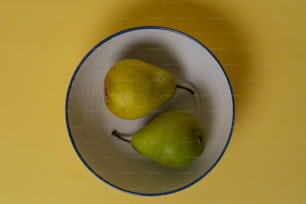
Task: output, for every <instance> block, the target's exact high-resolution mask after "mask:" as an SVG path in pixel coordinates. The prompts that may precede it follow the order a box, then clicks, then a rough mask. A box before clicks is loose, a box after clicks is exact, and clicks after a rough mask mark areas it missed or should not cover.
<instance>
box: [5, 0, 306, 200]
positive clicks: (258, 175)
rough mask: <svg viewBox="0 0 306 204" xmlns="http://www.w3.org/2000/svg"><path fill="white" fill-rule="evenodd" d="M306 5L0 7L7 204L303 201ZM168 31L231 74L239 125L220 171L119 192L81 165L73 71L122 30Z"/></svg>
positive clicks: (157, 0)
mask: <svg viewBox="0 0 306 204" xmlns="http://www.w3.org/2000/svg"><path fill="white" fill-rule="evenodd" d="M305 11H306V1H304V0H271V1H268V0H256V1H255V0H250V1H243V0H197V1H196V0H194V1H193V0H189V1H187V0H182V1H177V0H116V1H114V0H113V1H109V0H107V1H106V0H86V1H85V0H84V1H81V0H77V1H72V0H70V1H67V0H66V1H65V0H54V1H38V0H23V1H21V0H19V1H18V0H0V56H1V58H0V59H1V60H0V96H1V100H0V120H1V121H0V165H1V166H0V203H3V204H11V203H12V204H17V203H44V204H48V203H50V204H51V203H52V204H54V203H75V204H78V203H80V204H81V203H91V204H95V203H99V204H101V203H103V204H104V203H105V204H140V203H143V204H144V203H146V204H150V203H152V204H153V203H154V204H155V203H161V204H164V203H175V204H185V203H195V204H197V203H199V204H200V203H201V204H202V203H207V204H219V203H236V204H237V203H244V204H245V203H269V204H271V203H277V204H281V203H305V202H306V194H305V192H306V191H305V189H306V147H305V145H306V90H305V89H306V67H305V64H306V26H305V25H306V24H305V23H306V12H305ZM138 25H162V26H168V27H172V28H176V29H179V30H181V31H183V32H186V33H188V34H190V35H192V36H194V37H196V38H198V39H199V40H200V41H202V42H203V43H204V44H206V45H207V46H208V47H209V48H210V49H211V50H212V51H213V52H214V53H215V55H216V56H217V57H218V58H219V60H220V61H221V63H222V64H223V65H224V68H225V70H226V71H227V73H228V75H229V77H230V79H231V81H232V85H233V89H234V92H235V98H236V108H237V110H236V124H235V128H234V132H233V137H232V140H231V142H230V145H229V148H228V150H227V152H226V154H225V155H224V157H223V158H222V160H221V162H220V163H219V164H218V165H217V167H216V168H215V169H214V170H213V171H212V172H211V173H210V174H209V175H208V176H207V177H205V179H203V180H201V181H200V182H199V183H196V184H195V185H193V186H192V187H190V188H188V189H186V190H184V191H180V192H178V193H175V194H171V195H168V196H162V197H142V196H135V195H131V194H127V193H123V192H121V191H118V190H116V189H114V188H112V187H110V186H108V185H107V184H105V183H103V182H101V181H100V180H98V179H97V178H96V177H95V176H94V175H93V174H91V173H90V172H89V171H88V170H87V169H86V168H85V166H84V165H83V164H82V163H81V161H80V160H79V158H78V157H77V155H76V153H75V151H74V150H73V148H72V145H71V144H70V140H69V138H68V134H67V130H66V125H65V115H64V107H65V97H66V91H67V87H68V84H69V81H70V78H71V75H72V74H73V72H74V70H75V68H76V66H77V65H78V63H79V62H80V60H81V59H82V57H83V56H84V55H85V54H86V53H87V52H88V51H89V49H91V48H92V47H93V46H94V45H95V44H96V43H98V42H99V41H100V40H102V39H104V38H105V37H107V36H109V35H110V34H113V33H114V32H117V31H119V30H122V29H125V28H128V27H131V26H138Z"/></svg>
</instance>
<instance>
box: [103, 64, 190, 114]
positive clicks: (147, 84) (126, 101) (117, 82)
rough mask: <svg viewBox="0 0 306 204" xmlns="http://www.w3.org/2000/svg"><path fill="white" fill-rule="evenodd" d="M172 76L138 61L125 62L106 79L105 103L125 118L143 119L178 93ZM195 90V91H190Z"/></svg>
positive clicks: (110, 72)
mask: <svg viewBox="0 0 306 204" xmlns="http://www.w3.org/2000/svg"><path fill="white" fill-rule="evenodd" d="M177 87H179V88H183V89H186V90H188V88H185V87H182V86H179V85H176V81H175V79H174V77H173V75H172V74H171V73H170V72H168V71H166V70H164V69H162V68H159V67H157V66H155V65H152V64H149V63H147V62H144V61H141V60H138V59H124V60H121V61H119V62H118V63H116V64H115V65H113V66H112V67H111V68H110V70H109V71H108V72H107V74H106V76H105V80H104V100H105V103H106V106H107V107H108V109H109V110H110V111H111V112H112V113H113V114H114V115H116V116H117V117H119V118H122V119H127V120H131V119H137V118H141V117H143V116H145V115H147V114H149V113H150V112H152V111H153V110H155V109H157V108H158V107H159V106H161V105H162V104H163V103H165V102H166V101H168V100H169V99H170V98H172V96H173V95H174V94H175V91H176V88H177ZM188 91H192V90H188Z"/></svg>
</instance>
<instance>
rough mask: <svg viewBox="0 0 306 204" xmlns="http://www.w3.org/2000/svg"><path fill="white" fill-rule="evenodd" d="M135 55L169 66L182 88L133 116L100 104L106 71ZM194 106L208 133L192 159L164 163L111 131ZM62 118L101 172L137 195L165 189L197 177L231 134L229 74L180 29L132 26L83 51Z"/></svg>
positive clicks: (95, 171) (86, 161)
mask: <svg viewBox="0 0 306 204" xmlns="http://www.w3.org/2000/svg"><path fill="white" fill-rule="evenodd" d="M125 58H137V59H142V60H144V61H147V62H149V63H152V64H155V65H157V66H159V67H161V68H164V69H166V70H168V71H170V72H172V73H173V75H174V76H175V77H176V79H177V81H178V83H181V84H185V85H186V86H189V87H192V88H193V89H195V90H196V94H195V96H192V95H190V94H189V93H188V92H186V91H183V90H177V93H176V95H175V96H174V97H173V98H172V99H171V100H170V101H169V102H167V103H166V104H164V105H163V106H162V107H161V108H160V109H158V110H156V111H154V112H153V113H151V114H149V115H148V116H146V117H144V118H141V119H138V120H122V119H119V118H117V117H116V116H114V115H113V114H112V113H111V112H110V111H109V110H108V109H107V107H106V106H105V103H104V89H103V83H104V76H105V74H106V73H107V71H108V70H109V69H110V67H111V66H112V65H113V64H115V63H116V62H118V61H119V60H121V59H125ZM167 109H180V110H185V111H189V112H192V113H194V115H195V116H196V117H197V118H198V120H199V121H200V123H201V125H202V126H203V127H204V128H205V130H206V133H207V142H206V147H205V150H204V152H203V153H202V154H201V156H200V157H199V158H198V159H197V160H196V161H195V162H194V163H192V164H191V165H190V166H187V167H184V168H177V169H172V168H168V167H163V166H161V165H159V164H157V163H155V162H154V161H151V160H149V159H147V158H145V157H143V156H141V155H139V154H138V153H136V152H135V151H134V150H133V149H132V147H131V146H130V145H129V143H125V142H123V141H121V140H119V139H117V138H116V137H114V136H112V135H111V132H112V130H113V129H117V130H119V131H121V132H124V133H128V134H132V133H133V132H135V131H137V130H138V129H140V128H141V127H142V126H143V125H144V124H145V123H146V122H147V121H148V120H150V118H152V117H153V116H154V115H155V114H157V113H158V112H161V111H164V110H167ZM66 122H67V128H68V132H69V136H70V139H71V142H72V144H73V147H74V148H75V150H76V152H77V154H78V156H79V157H80V159H81V160H82V162H83V163H84V164H85V165H86V167H87V168H88V169H89V170H90V171H91V172H92V173H93V174H94V175H96V176H97V177H98V178H99V179H101V180H103V181H105V182H106V183H108V184H110V185H111V186H113V187H115V188H117V189H120V190H123V191H125V192H130V193H134V194H137V195H165V194H169V193H174V192H177V191H180V190H182V189H185V188H187V187H189V186H190V185H192V184H195V183H196V182H198V181H199V180H201V179H202V178H203V177H205V176H206V175H207V174H208V172H210V171H211V170H212V169H213V168H214V166H215V165H216V164H217V163H218V162H219V160H220V158H221V157H222V155H223V154H224V152H225V149H226V148H227V146H228V143H229V141H230V137H231V133H232V129H233V124H234V100H233V94H232V90H231V86H230V83H229V80H228V78H227V76H226V73H225V71H224V69H223V68H222V66H221V64H220V63H219V62H218V60H217V59H216V57H214V55H213V54H212V53H211V52H210V51H209V50H208V49H207V48H206V47H205V46H204V45H203V44H201V43H200V42H199V41H197V40H196V39H194V38H192V37H191V36H189V35H187V34H185V33H182V32H180V31H177V30H174V29H170V28H165V27H157V26H144V27H136V28H130V29H127V30H123V31H121V32H118V33H116V34H114V35H112V36H110V37H108V38H106V39H105V40H103V41H101V42H100V43H99V44H97V45H96V46H95V47H94V48H92V49H91V50H90V51H89V53H88V54H87V55H86V56H85V57H84V59H83V60H82V61H81V62H80V64H79V66H78V67H77V69H76V71H75V73H74V74H73V76H72V79H71V81H70V84H69V88H68V93H67V98H66Z"/></svg>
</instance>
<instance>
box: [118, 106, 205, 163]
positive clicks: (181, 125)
mask: <svg viewBox="0 0 306 204" xmlns="http://www.w3.org/2000/svg"><path fill="white" fill-rule="evenodd" d="M113 134H114V135H115V136H117V137H120V138H121V139H123V140H125V141H129V140H127V139H125V138H124V137H121V136H118V133H116V132H113ZM130 142H131V145H132V147H133V148H134V149H135V150H136V151H137V152H138V153H140V154H141V155H143V156H145V157H148V158H150V159H152V160H154V161H156V162H158V163H160V164H161V165H164V166H168V167H173V168H179V167H184V166H187V165H189V164H191V163H193V162H194V161H195V160H196V159H197V158H198V157H199V156H200V155H201V153H202V152H203V150H204V146H205V133H204V130H203V129H202V128H201V127H200V126H199V123H198V121H197V119H196V118H195V117H194V116H193V115H192V114H191V113H187V112H182V111H176V110H172V111H167V112H164V113H161V114H159V115H158V116H156V117H155V118H153V119H152V120H151V121H150V122H149V123H148V124H146V126H145V127H143V128H141V129H140V130H138V131H137V132H136V133H135V134H134V135H133V136H132V139H131V141H130Z"/></svg>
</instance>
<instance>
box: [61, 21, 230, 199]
mask: <svg viewBox="0 0 306 204" xmlns="http://www.w3.org/2000/svg"><path fill="white" fill-rule="evenodd" d="M150 29H151V30H163V31H167V32H173V33H176V34H179V35H182V36H184V37H186V38H189V39H190V40H192V41H194V42H196V43H197V44H199V45H200V46H201V47H202V48H204V49H205V50H206V51H207V52H208V53H209V54H210V55H211V56H212V57H213V59H214V60H215V61H216V62H217V64H218V67H219V68H220V69H221V71H222V72H223V74H224V76H225V78H226V81H227V85H228V87H229V89H230V94H231V100H232V104H233V105H232V110H233V111H232V117H231V118H232V121H231V128H230V132H229V134H228V137H227V141H226V143H225V145H224V147H223V150H222V152H221V153H220V155H219V156H218V158H217V159H216V161H215V162H214V163H213V164H212V165H211V166H210V167H209V168H208V170H206V171H205V172H204V173H203V174H202V175H201V176H199V177H198V178H197V179H195V180H194V181H192V182H190V183H188V184H186V185H184V186H182V187H179V188H177V189H174V190H170V191H166V192H161V193H141V192H135V191H130V190H127V189H124V188H122V187H120V186H117V185H115V184H113V183H111V182H110V181H108V180H106V179H105V178H103V177H102V176H100V175H98V173H96V172H95V170H94V169H92V168H91V167H90V165H89V164H87V162H86V161H85V159H84V158H83V157H82V154H81V153H80V151H79V150H78V148H77V146H76V144H75V142H74V139H73V136H72V132H71V129H70V126H69V116H68V103H69V96H70V91H71V87H72V84H73V82H74V80H75V77H76V75H77V74H78V71H79V70H80V68H81V67H82V65H83V63H84V62H85V61H86V60H87V58H88V57H89V56H90V55H91V54H92V53H93V52H94V51H95V50H96V49H97V48H99V47H100V46H102V45H103V44H104V43H106V42H108V41H110V40H111V39H113V38H115V37H117V36H120V35H123V34H125V33H129V32H131V31H138V30H150ZM65 119H66V127H67V131H68V135H69V138H70V142H71V144H72V146H73V148H74V150H75V152H76V153H77V155H78V157H79V159H80V160H81V161H82V162H83V164H84V165H85V166H86V167H87V169H88V170H89V171H90V172H91V173H92V174H94V175H95V176H96V177H97V178H99V179H100V180H102V181H104V182H105V183H107V184H108V185H110V186H111V187H114V188H115V189H118V190H120V191H123V192H126V193H130V194H134V195H140V196H163V195H168V194H173V193H176V192H179V191H182V190H184V189H186V188H188V187H190V186H192V185H194V184H196V183H197V182H199V181H200V180H202V179H203V178H204V177H205V176H206V175H208V174H209V173H210V172H211V171H212V170H213V169H214V168H215V166H216V165H217V164H218V163H219V161H220V160H221V158H222V157H223V155H224V153H225V151H226V149H227V148H228V145H229V142H230V140H231V137H232V133H233V129H234V123H235V101H234V93H233V89H232V85H231V83H230V80H229V78H228V76H227V74H226V71H225V69H224V68H223V66H222V64H221V63H220V61H219V60H218V59H217V57H216V56H215V55H214V54H213V53H212V51H210V50H209V49H208V48H207V47H206V45H204V44H203V43H202V42H200V41H199V40H197V39H196V38H194V37H192V36H191V35H189V34H187V33H185V32H182V31H179V30H177V29H175V28H170V27H165V26H156V25H145V26H136V27H129V28H126V29H123V30H121V31H118V32H116V33H113V34H111V35H110V36H108V37H106V38H105V39H103V40H102V41H100V42H99V43H97V44H96V45H95V46H94V47H92V48H91V49H90V50H89V52H88V53H87V54H86V55H85V56H84V57H83V59H82V60H81V61H80V63H79V64H78V66H77V67H76V69H75V71H74V73H73V74H72V77H71V79H70V82H69V85H68V90H67V93H66V102H65Z"/></svg>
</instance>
